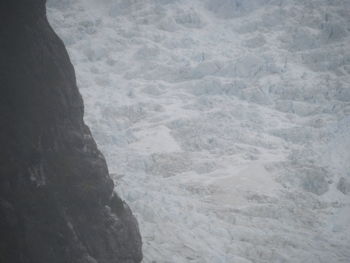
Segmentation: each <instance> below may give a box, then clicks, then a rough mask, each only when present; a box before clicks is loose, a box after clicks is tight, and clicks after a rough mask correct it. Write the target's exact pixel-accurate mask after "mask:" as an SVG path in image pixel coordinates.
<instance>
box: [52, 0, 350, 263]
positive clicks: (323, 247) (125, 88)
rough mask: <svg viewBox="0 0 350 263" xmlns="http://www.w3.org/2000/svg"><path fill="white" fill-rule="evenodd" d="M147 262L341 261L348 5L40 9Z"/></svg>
mask: <svg viewBox="0 0 350 263" xmlns="http://www.w3.org/2000/svg"><path fill="white" fill-rule="evenodd" d="M48 16H49V19H50V22H51V24H52V26H53V27H54V28H55V30H56V32H57V33H58V34H59V36H60V37H61V38H62V39H63V41H64V42H65V44H66V46H67V49H68V51H69V53H70V57H71V59H72V62H73V64H74V66H75V70H76V74H77V81H78V86H79V88H80V92H81V93H82V95H83V98H84V101H85V121H86V122H87V124H88V125H89V126H90V128H91V130H92V132H93V135H94V137H95V139H96V140H97V143H98V145H99V148H100V149H101V151H102V152H103V154H104V155H105V157H106V159H107V162H108V166H109V170H110V173H111V175H112V176H113V177H114V179H115V180H116V183H117V185H116V190H117V192H118V193H119V194H120V195H121V196H122V197H123V198H124V199H125V200H126V201H127V203H128V204H129V205H130V206H131V208H132V210H133V212H134V214H135V215H136V217H137V219H138V221H139V224H140V230H141V233H142V238H143V251H144V262H145V263H187V262H188V263H248V262H251V263H253V262H254V263H265V262H266V263H275V262H276V263H277V262H278V263H280V262H281V263H282V262H288V263H289V262H292V263H294V262H295V263H314V262H315V263H319V262H324V263H338V262H343V263H349V262H350V1H349V0H333V1H331V0H304V1H302V0H187V1H186V0H99V1H93V0H49V3H48Z"/></svg>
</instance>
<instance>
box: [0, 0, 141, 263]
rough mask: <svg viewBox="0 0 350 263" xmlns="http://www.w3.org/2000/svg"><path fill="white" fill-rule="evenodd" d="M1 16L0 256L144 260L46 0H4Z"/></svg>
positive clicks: (34, 262)
mask: <svg viewBox="0 0 350 263" xmlns="http://www.w3.org/2000/svg"><path fill="white" fill-rule="evenodd" d="M0 22H1V23H0V66H1V69H0V86H1V89H0V93H1V94H0V116H1V117H0V126H1V127H0V145H1V148H0V155H1V156H0V157H1V158H0V167H1V168H0V169H1V176H0V233H1V234H0V262H1V263H22V262H23V263H24V262H25V263H47V262H50V263H59V262H60V263H70V262H72V263H75V262H79V263H87V262H89V263H111V262H128V263H132V262H140V261H141V259H142V252H141V238H140V234H139V230H138V226H137V222H136V220H135V218H134V216H133V215H132V213H131V211H130V209H129V208H128V206H127V205H126V204H125V203H124V202H123V201H122V200H121V199H120V198H119V197H118V196H117V195H116V194H115V193H114V192H113V187H114V186H113V181H112V180H111V178H110V177H109V175H108V170H107V166H106V162H105V159H104V157H103V156H102V154H101V153H100V152H99V151H98V149H97V147H96V144H95V142H94V140H93V138H92V136H91V133H90V131H89V128H88V127H87V126H86V125H85V124H84V122H83V111H84V109H83V101H82V98H81V95H80V93H79V91H78V89H77V86H76V80H75V73H74V69H73V66H72V64H71V63H70V60H69V57H68V54H67V51H66V49H65V47H64V44H63V42H62V41H61V40H60V39H59V38H58V37H57V35H56V34H55V33H54V31H53V30H52V28H51V27H50V25H49V24H48V21H47V19H46V10H45V0H30V1H28V0H17V1H15V0H2V1H1V3H0Z"/></svg>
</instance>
